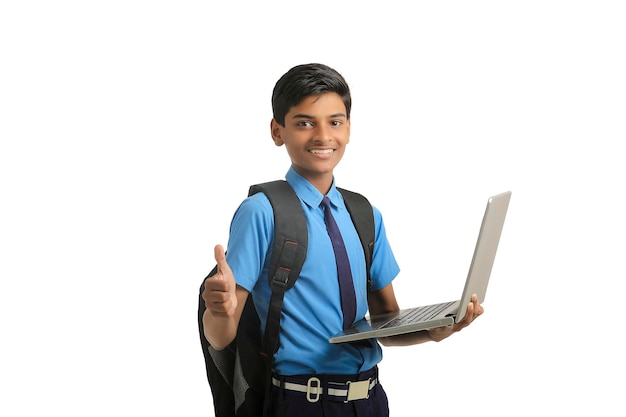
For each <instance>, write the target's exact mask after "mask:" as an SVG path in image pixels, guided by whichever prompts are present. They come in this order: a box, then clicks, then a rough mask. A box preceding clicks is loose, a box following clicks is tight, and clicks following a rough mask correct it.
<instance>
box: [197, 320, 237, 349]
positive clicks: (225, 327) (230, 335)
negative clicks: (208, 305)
mask: <svg viewBox="0 0 626 417" xmlns="http://www.w3.org/2000/svg"><path fill="white" fill-rule="evenodd" d="M202 324H203V326H204V337H206V339H207V340H208V342H209V344H210V345H211V346H212V347H213V348H215V349H217V350H222V349H224V348H226V347H227V346H228V345H229V344H230V343H231V342H232V341H233V340H234V339H235V336H236V335H237V322H236V320H235V317H234V316H229V317H217V316H214V315H213V314H211V312H210V311H209V310H205V312H204V314H203V316H202Z"/></svg>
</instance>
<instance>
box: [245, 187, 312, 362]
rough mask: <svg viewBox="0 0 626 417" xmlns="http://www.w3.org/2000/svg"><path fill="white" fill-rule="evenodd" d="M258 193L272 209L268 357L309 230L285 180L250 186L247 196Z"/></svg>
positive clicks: (265, 339)
mask: <svg viewBox="0 0 626 417" xmlns="http://www.w3.org/2000/svg"><path fill="white" fill-rule="evenodd" d="M258 192H263V193H264V194H265V195H266V196H267V198H268V199H269V200H270V203H271V204H272V209H273V210H274V244H273V247H272V258H271V260H270V269H269V284H270V287H271V289H272V296H271V298H270V304H269V310H268V312H267V324H266V326H265V332H264V336H263V345H262V348H263V353H264V354H265V355H267V356H268V358H271V357H273V355H274V352H275V351H276V348H277V347H278V335H279V333H280V316H281V311H282V308H283V299H284V295H285V291H287V290H288V289H290V288H291V287H293V285H294V284H295V282H296V280H297V279H298V276H300V271H301V270H302V264H303V263H304V259H305V257H306V251H307V244H308V229H307V225H306V218H305V217H304V213H303V211H302V207H301V205H300V200H299V199H298V196H297V195H296V193H295V192H294V191H293V189H292V188H291V186H290V185H289V184H288V183H287V182H286V181H283V180H278V181H271V182H266V183H263V184H256V185H253V186H252V187H250V192H249V195H253V194H256V193H258Z"/></svg>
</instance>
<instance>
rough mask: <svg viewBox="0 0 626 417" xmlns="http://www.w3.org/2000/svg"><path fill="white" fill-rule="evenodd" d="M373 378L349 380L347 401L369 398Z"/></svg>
mask: <svg viewBox="0 0 626 417" xmlns="http://www.w3.org/2000/svg"><path fill="white" fill-rule="evenodd" d="M371 379H372V378H368V379H366V380H365V381H356V382H353V381H348V398H346V401H345V402H349V401H354V400H363V399H366V398H369V396H370V394H369V392H370V380H371Z"/></svg>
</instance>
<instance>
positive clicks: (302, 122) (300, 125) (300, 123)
mask: <svg viewBox="0 0 626 417" xmlns="http://www.w3.org/2000/svg"><path fill="white" fill-rule="evenodd" d="M297 126H299V127H313V123H312V122H309V121H308V120H303V121H301V122H298V124H297Z"/></svg>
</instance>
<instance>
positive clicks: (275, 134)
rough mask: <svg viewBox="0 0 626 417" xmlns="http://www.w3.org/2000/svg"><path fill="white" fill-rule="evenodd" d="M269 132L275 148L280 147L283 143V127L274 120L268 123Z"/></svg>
mask: <svg viewBox="0 0 626 417" xmlns="http://www.w3.org/2000/svg"><path fill="white" fill-rule="evenodd" d="M270 132H271V134H272V139H273V140H274V144H275V145H276V146H282V145H283V144H284V143H285V142H284V141H283V137H282V134H283V127H282V126H281V125H280V124H279V123H278V122H277V121H276V120H275V119H274V118H272V121H271V122H270Z"/></svg>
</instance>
